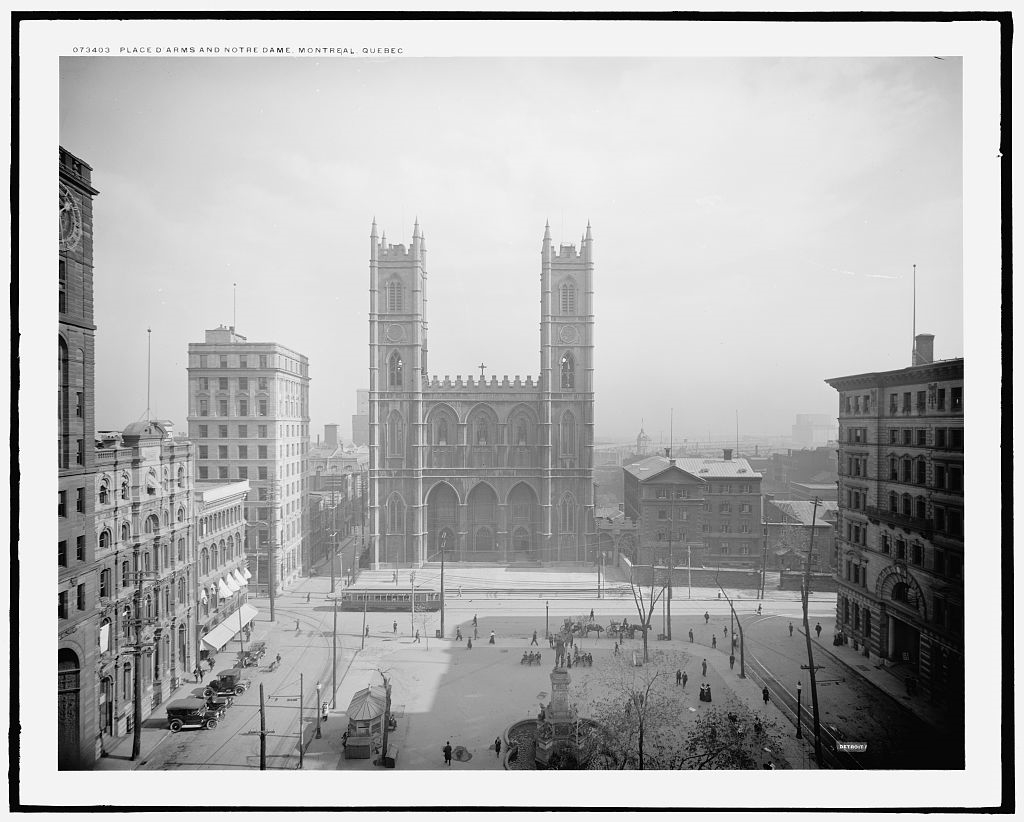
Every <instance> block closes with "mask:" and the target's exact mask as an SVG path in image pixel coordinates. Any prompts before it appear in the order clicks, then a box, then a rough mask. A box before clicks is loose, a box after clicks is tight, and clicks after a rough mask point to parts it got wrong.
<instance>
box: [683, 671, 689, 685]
mask: <svg viewBox="0 0 1024 822" xmlns="http://www.w3.org/2000/svg"><path fill="white" fill-rule="evenodd" d="M689 678H690V677H688V676H687V675H686V671H683V687H684V688H685V687H686V680H688V679H689Z"/></svg>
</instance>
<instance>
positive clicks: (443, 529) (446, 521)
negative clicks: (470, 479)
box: [426, 482, 459, 562]
mask: <svg viewBox="0 0 1024 822" xmlns="http://www.w3.org/2000/svg"><path fill="white" fill-rule="evenodd" d="M458 512H459V497H458V495H457V494H456V493H455V489H454V488H452V487H451V486H450V485H449V484H448V483H446V482H439V483H438V484H437V485H435V486H434V487H433V488H431V489H430V492H429V493H428V494H427V534H428V537H427V557H426V560H427V562H440V560H441V551H442V549H443V550H444V556H445V559H448V560H450V559H452V558H453V557H457V556H458V551H459V546H458V544H457V543H456V539H455V531H456V529H457V525H458Z"/></svg>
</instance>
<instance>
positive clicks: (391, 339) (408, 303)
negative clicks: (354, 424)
mask: <svg viewBox="0 0 1024 822" xmlns="http://www.w3.org/2000/svg"><path fill="white" fill-rule="evenodd" d="M426 259H427V248H426V242H425V240H424V238H423V235H422V234H421V233H420V227H419V222H418V221H417V222H416V225H415V227H414V228H413V235H412V244H411V246H410V247H409V248H406V247H405V246H404V245H402V244H395V245H393V244H389V243H388V242H387V238H386V236H385V235H384V233H383V232H382V233H381V236H380V238H379V239H378V237H377V223H376V221H374V222H373V225H372V226H371V229H370V409H369V410H370V414H369V416H370V474H369V487H370V500H369V508H370V511H369V513H370V523H369V524H370V535H371V542H372V546H371V555H372V556H373V558H374V560H373V561H374V563H376V564H378V565H389V566H390V565H396V564H401V565H412V564H419V563H421V562H422V561H423V559H424V553H423V552H424V547H423V545H424V540H423V535H424V523H423V505H422V500H423V488H422V484H423V477H422V471H421V469H422V459H423V454H422V444H423V442H424V438H423V433H424V432H423V426H422V419H423V408H422V405H423V378H424V374H426V367H427V323H426V317H425V314H424V306H425V302H426V283H427V267H426Z"/></svg>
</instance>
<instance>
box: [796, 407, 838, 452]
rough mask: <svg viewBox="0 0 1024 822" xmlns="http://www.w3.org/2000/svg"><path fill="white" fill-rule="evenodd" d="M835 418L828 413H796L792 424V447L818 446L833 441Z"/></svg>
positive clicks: (835, 429)
mask: <svg viewBox="0 0 1024 822" xmlns="http://www.w3.org/2000/svg"><path fill="white" fill-rule="evenodd" d="M837 430H838V429H837V428H836V418H835V417H830V416H829V415H828V414H797V415H796V422H795V423H794V424H793V447H794V448H818V447H819V446H822V445H827V444H828V443H830V442H834V441H835V438H836V432H837Z"/></svg>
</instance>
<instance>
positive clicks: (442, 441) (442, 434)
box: [437, 417, 448, 445]
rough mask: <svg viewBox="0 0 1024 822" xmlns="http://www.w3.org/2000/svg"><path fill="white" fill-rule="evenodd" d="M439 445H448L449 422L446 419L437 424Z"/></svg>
mask: <svg viewBox="0 0 1024 822" xmlns="http://www.w3.org/2000/svg"><path fill="white" fill-rule="evenodd" d="M437 444H438V445H447V444H448V420H446V419H445V418H444V417H442V418H441V420H440V421H439V422H438V423H437Z"/></svg>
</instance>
